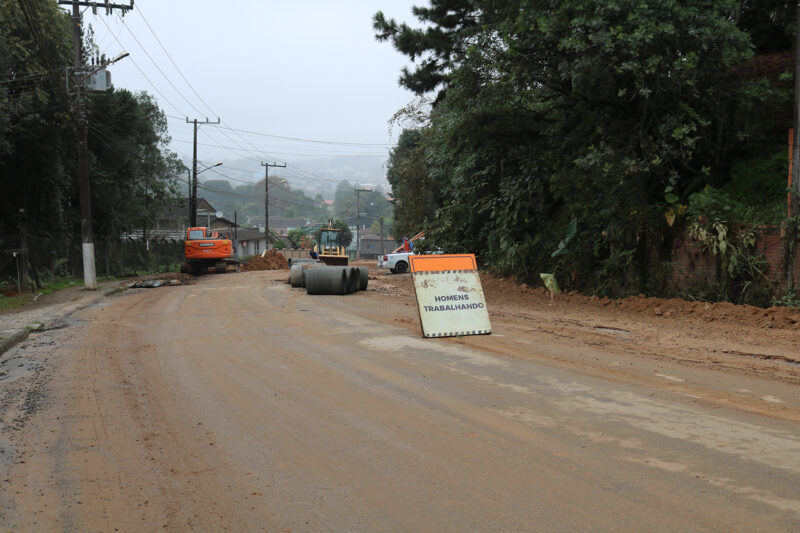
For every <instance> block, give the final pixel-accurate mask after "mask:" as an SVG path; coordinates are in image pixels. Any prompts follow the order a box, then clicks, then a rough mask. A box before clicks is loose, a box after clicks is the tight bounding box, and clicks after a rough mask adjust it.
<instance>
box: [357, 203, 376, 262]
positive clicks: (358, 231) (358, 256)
mask: <svg viewBox="0 0 800 533" xmlns="http://www.w3.org/2000/svg"><path fill="white" fill-rule="evenodd" d="M353 190H354V191H356V220H357V222H356V260H358V259H361V196H360V194H359V193H362V192H372V189H353Z"/></svg>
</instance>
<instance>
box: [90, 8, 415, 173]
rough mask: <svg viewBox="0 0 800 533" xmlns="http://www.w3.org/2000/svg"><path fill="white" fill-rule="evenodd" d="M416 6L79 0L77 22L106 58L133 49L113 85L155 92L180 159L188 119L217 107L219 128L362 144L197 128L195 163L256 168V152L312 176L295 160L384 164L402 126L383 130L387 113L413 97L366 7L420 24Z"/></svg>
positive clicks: (115, 70)
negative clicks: (93, 3)
mask: <svg viewBox="0 0 800 533" xmlns="http://www.w3.org/2000/svg"><path fill="white" fill-rule="evenodd" d="M120 3H126V2H125V1H123V0H120ZM421 3H425V2H421V1H420V0H417V1H413V0H376V1H362V0H345V1H344V2H329V1H318V0H312V1H304V2H274V1H263V0H262V1H258V0H246V1H242V0H240V1H236V2H218V1H214V2H212V1H210V0H192V1H189V0H169V1H164V0H136V2H135V4H134V9H133V11H131V12H128V14H126V15H125V16H124V17H120V16H119V12H118V11H117V12H115V13H114V14H112V15H106V14H105V13H104V11H103V10H98V14H97V15H93V14H92V11H91V9H87V10H86V11H84V25H85V27H88V26H87V25H88V24H91V26H92V28H93V29H94V33H95V43H96V44H97V45H98V48H99V50H100V52H101V53H104V54H105V55H106V56H107V57H115V56H117V55H118V54H119V53H120V52H121V51H122V50H126V51H128V52H130V54H131V55H130V57H128V58H125V59H122V60H121V61H119V62H118V63H116V64H114V65H112V66H111V67H109V70H110V71H111V72H112V79H113V83H114V86H115V87H116V88H125V89H128V90H131V91H139V90H144V91H147V92H148V93H150V94H152V95H153V96H154V97H155V98H156V99H157V100H158V102H159V106H160V107H161V108H162V109H163V110H164V112H165V113H166V114H167V115H168V116H169V129H170V134H171V136H172V137H173V143H172V145H171V147H172V149H173V150H175V151H176V152H178V153H179V154H180V155H181V156H182V157H184V158H185V160H190V159H191V153H192V145H191V140H192V128H191V126H190V125H187V124H186V122H185V119H186V117H189V118H190V119H193V118H198V119H201V120H203V119H205V118H206V117H208V118H209V119H211V120H215V119H216V118H217V116H219V117H220V118H221V119H222V123H223V124H222V125H223V126H227V127H230V128H235V129H239V130H248V131H253V132H260V133H268V134H273V135H278V136H285V137H296V138H302V139H308V140H319V141H333V142H338V143H368V144H370V146H367V145H339V144H326V143H318V142H304V141H292V140H287V139H279V138H274V137H266V136H259V135H253V134H246V133H242V132H233V131H229V130H222V129H220V128H218V127H215V126H202V127H201V128H200V134H199V136H198V141H199V142H200V143H201V145H200V147H199V148H198V159H200V160H202V161H206V162H209V163H211V162H214V161H217V160H222V159H225V160H230V159H245V158H246V159H247V160H248V161H249V164H251V165H253V166H254V167H255V168H258V162H259V161H263V160H270V161H273V160H274V161H278V162H283V161H287V160H288V161H294V162H295V164H294V165H293V166H294V167H295V169H294V170H293V172H290V173H289V175H292V174H293V173H299V174H300V175H310V174H313V171H312V170H310V169H311V167H313V165H310V164H309V165H307V167H308V168H303V163H302V161H304V160H305V161H310V160H312V159H319V158H322V157H325V156H331V155H346V156H348V157H349V158H353V159H356V158H357V159H366V160H369V161H370V162H374V164H375V165H376V166H377V167H379V166H380V165H381V164H383V163H384V162H385V159H386V154H387V152H388V149H389V148H390V146H391V144H392V142H393V141H394V140H396V138H397V135H398V134H399V129H398V128H395V129H394V131H393V135H390V134H389V131H388V128H389V125H388V123H387V121H388V119H389V118H390V117H391V116H392V114H393V113H394V112H395V111H397V110H398V109H400V108H401V107H403V106H405V105H406V104H407V103H408V102H410V101H411V99H412V98H413V95H412V94H411V93H410V92H408V91H407V90H405V89H401V88H400V87H399V86H398V83H397V79H398V77H399V75H400V70H401V68H402V67H403V66H404V65H405V64H406V58H405V57H404V56H402V55H400V54H399V53H398V52H396V51H395V50H394V48H393V47H392V46H391V44H390V43H379V42H377V41H375V39H374V31H373V29H372V16H373V15H374V13H375V12H376V11H378V10H382V11H384V13H385V14H386V15H387V16H388V17H393V18H397V19H399V20H404V21H407V22H409V23H412V24H416V20H415V19H414V18H413V15H412V14H411V6H412V5H413V4H421ZM145 20H146V21H147V22H149V24H150V26H151V27H152V30H153V32H151V30H150V29H149V28H148V26H147V24H146V23H145ZM129 30H130V32H129ZM154 33H155V36H154ZM132 34H133V35H132ZM134 36H135V37H134ZM137 40H138V42H137ZM159 40H160V41H161V44H163V47H164V49H166V51H167V52H168V54H169V56H168V55H167V53H165V52H164V50H163V49H162V46H161V44H159ZM148 54H149V56H150V57H148ZM170 56H171V59H170ZM173 61H174V63H175V64H176V65H177V67H178V69H180V72H181V73H182V74H183V76H185V78H186V80H188V83H187V81H185V80H184V79H183V77H182V76H181V74H180V73H179V72H178V70H177V69H176V67H175V66H174V65H173V63H172V62H173ZM156 65H157V66H156ZM159 69H160V70H161V72H160V71H159ZM162 72H163V73H162ZM142 73H144V74H142ZM145 76H146V77H147V78H149V80H148V79H146V78H145ZM172 85H174V86H175V87H173V86H172ZM195 92H196V93H197V94H195ZM198 95H199V96H198ZM206 145H211V146H206ZM219 145H222V146H224V147H226V148H220V147H219ZM372 145H374V146H372ZM363 156H369V157H363ZM222 168H223V167H220V169H222ZM287 170H288V169H287Z"/></svg>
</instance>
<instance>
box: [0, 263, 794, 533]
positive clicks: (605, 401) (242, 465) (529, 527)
mask: <svg viewBox="0 0 800 533" xmlns="http://www.w3.org/2000/svg"><path fill="white" fill-rule="evenodd" d="M286 277H287V272H250V273H243V274H235V275H234V274H231V275H218V276H206V277H204V278H202V279H201V280H200V281H199V282H198V283H197V284H195V285H191V286H180V287H163V288H160V289H152V290H140V291H129V292H127V293H125V294H122V295H119V296H115V297H112V298H107V299H105V300H104V302H103V303H102V304H101V305H100V306H97V307H94V308H91V309H87V310H85V311H83V312H82V313H81V314H80V315H79V319H80V320H79V321H76V322H75V323H73V324H72V325H71V327H68V328H65V329H63V330H58V331H52V332H47V333H43V334H40V335H38V336H37V337H36V338H34V339H33V340H31V341H28V343H27V346H24V347H23V352H21V355H19V357H23V356H24V361H27V362H28V363H29V365H28V366H29V367H30V368H31V369H30V374H29V376H28V377H29V378H31V379H33V378H32V376H33V377H35V376H39V377H38V379H33V383H34V385H35V386H32V388H30V389H29V391H28V392H27V393H26V394H25V395H24V398H23V399H24V400H25V401H27V402H28V404H25V403H24V402H22V404H21V405H20V406H18V407H17V409H18V411H19V412H18V413H17V415H15V416H16V417H17V418H16V419H15V420H17V419H19V421H20V423H19V424H18V429H17V431H16V432H12V434H11V435H10V436H7V437H6V440H5V441H0V444H3V442H5V444H4V445H3V446H0V448H2V449H3V451H4V456H5V463H3V462H2V461H3V459H0V472H2V473H3V476H4V479H3V480H1V483H0V484H2V489H3V490H2V496H0V509H2V511H0V529H12V528H15V529H16V530H20V531H34V530H37V531H47V530H62V531H156V530H163V531H184V530H186V531H188V530H196V531H221V530H231V531H279V532H280V531H283V532H288V531H292V532H298V531H437V532H440V531H459V532H461V531H492V532H495V531H637V532H640V531H798V530H800V426H799V425H798V422H797V420H796V419H793V417H792V416H790V415H791V413H795V414H796V411H791V413H789V414H788V415H787V414H786V413H787V411H786V409H787V407H786V406H784V415H782V416H769V413H768V412H755V411H754V410H752V409H751V410H747V409H739V408H730V407H728V406H726V405H725V403H724V402H716V403H709V402H703V401H697V400H698V398H697V396H696V395H694V394H692V393H691V392H690V391H689V392H687V389H685V388H683V389H669V388H665V387H657V386H651V385H649V384H647V383H643V382H634V381H631V380H628V379H625V377H624V375H623V374H608V375H603V376H598V375H596V373H592V372H584V371H581V369H580V368H575V366H574V365H568V364H557V363H556V362H553V361H552V360H548V359H541V358H536V357H533V356H531V357H528V356H527V355H526V354H527V352H531V353H532V352H534V351H536V350H537V349H538V348H537V346H534V345H531V344H518V345H517V346H518V347H519V348H518V350H517V352H516V353H509V351H508V350H492V349H491V346H492V343H493V342H496V343H505V345H506V346H508V345H509V342H510V341H511V339H510V337H509V336H510V335H512V334H511V333H510V332H509V331H504V329H503V327H502V324H498V325H496V326H497V327H495V333H496V335H497V336H490V337H484V338H482V339H480V342H479V343H477V344H470V343H469V342H465V339H422V338H421V337H420V335H419V331H418V329H417V328H416V327H415V326H414V324H413V318H414V316H415V311H414V308H413V306H412V305H409V302H408V301H398V300H397V299H396V298H393V297H392V296H390V295H386V294H380V293H378V292H375V291H367V292H362V293H357V294H353V295H348V296H308V295H306V294H305V292H304V291H302V290H299V289H292V288H290V287H289V285H288V284H286V283H285V278H286ZM492 337H494V338H492ZM20 360H21V361H22V360H23V359H20ZM20 368H27V367H20ZM43 369H49V370H48V371H45V370H43ZM683 370H684V371H686V372H690V370H686V369H683ZM670 372H671V371H670ZM670 372H666V371H663V375H666V376H667V378H669V377H670ZM676 379H677V378H676ZM681 379H683V378H681ZM698 379H700V378H698ZM703 379H704V380H705V381H709V380H711V381H713V378H708V376H707V375H706V377H704V378H703ZM726 379H727V382H729V381H731V380H733V381H736V380H737V379H739V378H736V377H735V376H734V377H733V378H730V377H728V378H726ZM721 380H722V378H721ZM663 381H665V382H669V379H666V380H663ZM722 381H725V380H722ZM751 381H752V380H751ZM727 382H726V383H724V384H723V385H724V386H729V385H731V384H730V383H727ZM748 383H749V382H747V381H746V379H745V378H744V377H743V378H741V382H740V383H738V385H737V386H739V387H740V388H742V387H751V386H752V387H755V386H757V385H751V384H748ZM762 385H763V384H762ZM721 386H722V385H721ZM731 386H733V385H731ZM782 386H783V387H784V388H787V390H789V389H788V388H789V385H786V384H784V385H782ZM793 390H794V391H795V392H794V393H793V394H796V386H795V387H794V389H793ZM26 405H27V407H26ZM0 457H2V456H0Z"/></svg>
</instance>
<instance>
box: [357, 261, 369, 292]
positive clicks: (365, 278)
mask: <svg viewBox="0 0 800 533" xmlns="http://www.w3.org/2000/svg"><path fill="white" fill-rule="evenodd" d="M358 270H359V271H360V272H361V283H359V285H358V290H360V291H365V290H367V283H369V270H367V267H358Z"/></svg>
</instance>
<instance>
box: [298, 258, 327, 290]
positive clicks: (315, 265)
mask: <svg viewBox="0 0 800 533" xmlns="http://www.w3.org/2000/svg"><path fill="white" fill-rule="evenodd" d="M297 266H298V267H299V268H300V270H302V272H303V274H302V280H301V282H300V286H301V287H305V286H306V270H308V269H310V268H320V267H324V266H325V265H324V264H322V263H316V262H314V263H299V264H298V265H297Z"/></svg>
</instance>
